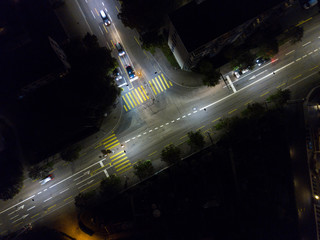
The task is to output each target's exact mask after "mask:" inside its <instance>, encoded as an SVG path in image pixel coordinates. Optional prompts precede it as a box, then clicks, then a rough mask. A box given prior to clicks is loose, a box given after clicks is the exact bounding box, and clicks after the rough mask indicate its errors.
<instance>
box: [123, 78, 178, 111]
mask: <svg viewBox="0 0 320 240" xmlns="http://www.w3.org/2000/svg"><path fill="white" fill-rule="evenodd" d="M149 85H150V88H151V89H152V91H153V93H154V94H155V95H157V94H159V93H161V92H163V91H165V90H167V89H169V88H170V87H172V83H171V81H169V80H168V81H167V79H166V78H165V76H164V75H163V74H161V75H158V76H157V77H155V78H154V79H152V80H150V81H149ZM122 99H123V102H124V104H123V108H124V109H125V110H126V112H127V111H129V110H132V109H133V108H135V107H137V106H139V105H141V104H142V103H143V102H146V101H147V100H149V99H150V98H149V93H148V92H147V90H146V88H145V87H143V86H140V87H137V88H135V89H133V90H132V91H130V92H128V93H126V94H124V95H122Z"/></svg>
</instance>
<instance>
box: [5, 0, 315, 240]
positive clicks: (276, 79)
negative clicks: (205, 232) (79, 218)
mask: <svg viewBox="0 0 320 240" xmlns="http://www.w3.org/2000/svg"><path fill="white" fill-rule="evenodd" d="M78 3H79V6H80V8H81V10H82V12H83V14H84V16H85V17H86V20H87V22H88V24H89V26H90V28H91V30H92V32H93V33H94V34H95V35H97V36H98V39H99V42H100V44H101V45H105V46H107V47H108V48H110V49H112V51H113V54H114V56H117V52H116V50H115V49H114V47H113V44H114V43H116V42H121V43H122V44H123V46H124V47H125V50H126V52H127V55H126V57H125V58H118V59H119V62H120V65H121V66H122V72H123V73H125V69H124V67H125V66H127V65H131V66H133V68H134V69H135V71H136V73H139V78H138V79H136V80H135V81H132V82H131V81H129V80H128V76H126V74H124V75H125V76H126V77H127V80H128V83H129V86H128V87H125V88H124V92H123V98H122V100H121V101H122V105H123V106H126V108H127V109H125V114H123V115H122V117H121V119H120V124H119V127H118V128H117V129H115V130H114V132H113V133H112V134H109V135H106V136H105V137H104V138H103V139H99V141H97V143H96V144H94V145H93V146H91V147H89V148H88V150H87V151H86V152H84V153H83V155H82V156H81V159H80V160H79V161H77V162H76V163H72V164H69V165H66V164H64V163H62V162H61V163H59V164H57V165H56V166H55V171H54V175H55V179H54V180H53V181H51V182H49V183H47V184H46V185H44V186H41V185H40V184H39V182H38V181H31V180H30V179H27V180H25V182H24V188H23V189H22V191H21V193H20V194H19V195H18V197H17V198H15V199H13V200H10V201H7V202H5V203H2V204H1V206H0V235H3V234H6V233H7V232H8V231H14V230H17V229H19V228H21V227H22V226H24V225H25V224H27V223H30V222H31V223H33V224H36V223H37V222H41V221H43V220H44V218H45V217H47V216H51V215H52V214H55V213H57V212H59V211H63V209H64V208H66V207H69V208H70V207H71V206H72V205H73V201H74V200H73V198H74V197H75V196H76V195H77V194H78V193H79V192H84V191H87V190H89V189H90V190H91V189H94V188H95V187H97V186H98V184H99V182H100V180H101V179H103V178H105V177H106V176H108V175H110V174H114V173H116V174H118V175H119V176H121V177H123V176H124V175H128V176H130V178H131V179H133V177H132V176H133V175H132V167H133V164H134V163H135V162H136V161H138V160H140V159H151V160H152V161H153V163H154V165H155V166H156V169H159V168H161V167H163V166H164V165H163V163H161V161H159V156H160V152H161V150H162V149H163V148H164V147H165V146H167V145H168V144H171V143H173V144H175V145H179V146H181V148H182V149H183V150H184V151H185V152H186V154H187V153H188V151H189V150H188V147H187V144H186V143H185V141H186V139H187V138H186V135H187V133H188V132H189V131H196V130H197V129H201V131H202V132H204V133H209V134H213V131H212V126H213V125H214V124H215V122H216V121H218V119H221V118H224V117H231V116H234V115H236V114H238V113H240V112H241V110H243V109H244V108H245V107H246V105H247V104H248V103H252V102H263V101H265V99H266V98H267V97H268V96H269V95H270V94H272V93H273V92H275V91H276V90H277V89H279V88H282V89H285V88H289V89H290V90H291V91H292V93H293V98H294V99H299V98H303V97H305V96H306V94H307V92H308V91H309V90H310V89H311V88H312V87H314V86H316V85H317V84H318V82H319V78H320V75H319V73H318V72H319V71H320V68H319V65H318V63H319V60H320V59H319V56H320V55H319V53H320V44H319V41H320V38H319V37H320V34H319V27H318V26H317V24H318V23H319V20H318V19H317V20H313V21H314V22H312V23H310V25H309V28H308V29H305V36H304V38H303V41H302V42H299V43H297V44H295V45H289V44H288V45H285V46H283V47H282V48H281V51H280V52H279V54H277V56H276V57H275V58H274V59H273V61H272V62H270V63H266V64H264V65H263V66H261V67H259V68H257V69H254V70H253V71H251V72H249V73H247V74H245V75H244V76H242V77H241V78H240V79H238V80H237V81H236V82H235V83H234V85H235V88H236V89H237V92H236V93H232V92H231V91H230V90H229V89H227V88H226V87H224V84H220V85H219V86H217V87H215V88H213V89H210V88H207V87H200V88H187V87H183V86H179V85H177V84H174V82H175V81H174V80H175V79H170V78H168V77H167V76H170V73H168V72H164V71H163V70H162V68H161V66H160V64H159V63H158V62H157V61H156V60H155V59H154V58H153V57H152V56H151V55H150V54H149V53H147V52H145V51H144V50H143V49H141V46H140V42H139V37H138V34H137V33H136V32H135V31H134V30H131V29H128V28H125V27H124V26H123V25H122V23H121V21H120V20H119V19H118V18H117V13H118V10H117V9H120V6H119V3H118V2H113V1H108V3H106V2H101V1H98V0H87V1H86V0H84V1H79V2H78ZM101 9H105V10H106V12H107V13H108V15H109V16H110V18H111V20H112V24H111V25H110V26H108V27H104V26H103V23H102V19H101V17H100V16H99V14H98V12H99V11H100V10H101ZM155 72H157V73H156V74H155ZM155 77H157V79H156V78H155ZM170 82H171V84H170ZM167 84H168V85H167ZM168 86H169V87H168ZM165 87H166V89H165ZM161 89H162V90H161ZM137 92H138V93H137ZM134 93H135V94H134ZM126 94H128V95H126ZM139 96H140V98H141V99H139ZM143 96H144V97H145V99H146V100H145V101H144V99H143ZM124 99H125V100H126V101H127V103H126V102H125V100H124ZM153 99H154V100H153ZM129 100H131V103H130V102H129ZM129 106H131V109H129ZM124 108H125V107H124ZM204 108H205V109H206V111H204V110H203V109H204ZM213 136H214V135H213ZM207 140H208V139H207ZM121 144H123V148H122V147H121ZM102 149H111V150H113V151H114V153H113V154H111V155H110V156H107V157H106V158H102V157H101V155H102V154H101V150H102ZM124 150H125V151H126V152H124Z"/></svg>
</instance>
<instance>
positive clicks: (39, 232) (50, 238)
mask: <svg viewBox="0 0 320 240" xmlns="http://www.w3.org/2000/svg"><path fill="white" fill-rule="evenodd" d="M65 236H66V234H64V233H62V232H59V231H57V230H54V229H51V228H48V227H37V228H34V229H32V230H29V231H26V232H25V233H24V234H23V237H22V238H21V239H23V240H40V239H46V240H63V239H66V238H65ZM19 239H20V238H19Z"/></svg>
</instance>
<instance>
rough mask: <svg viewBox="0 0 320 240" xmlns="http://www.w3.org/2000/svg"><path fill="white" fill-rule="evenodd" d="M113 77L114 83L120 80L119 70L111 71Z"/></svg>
mask: <svg viewBox="0 0 320 240" xmlns="http://www.w3.org/2000/svg"><path fill="white" fill-rule="evenodd" d="M113 76H114V79H115V80H116V81H118V80H120V79H122V76H121V73H120V70H119V68H116V69H115V70H114V71H113Z"/></svg>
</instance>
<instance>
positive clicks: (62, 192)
mask: <svg viewBox="0 0 320 240" xmlns="http://www.w3.org/2000/svg"><path fill="white" fill-rule="evenodd" d="M68 190H69V188H67V189H65V190H63V191H61V192H59V194H61V193H64V192H66V191H68Z"/></svg>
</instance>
